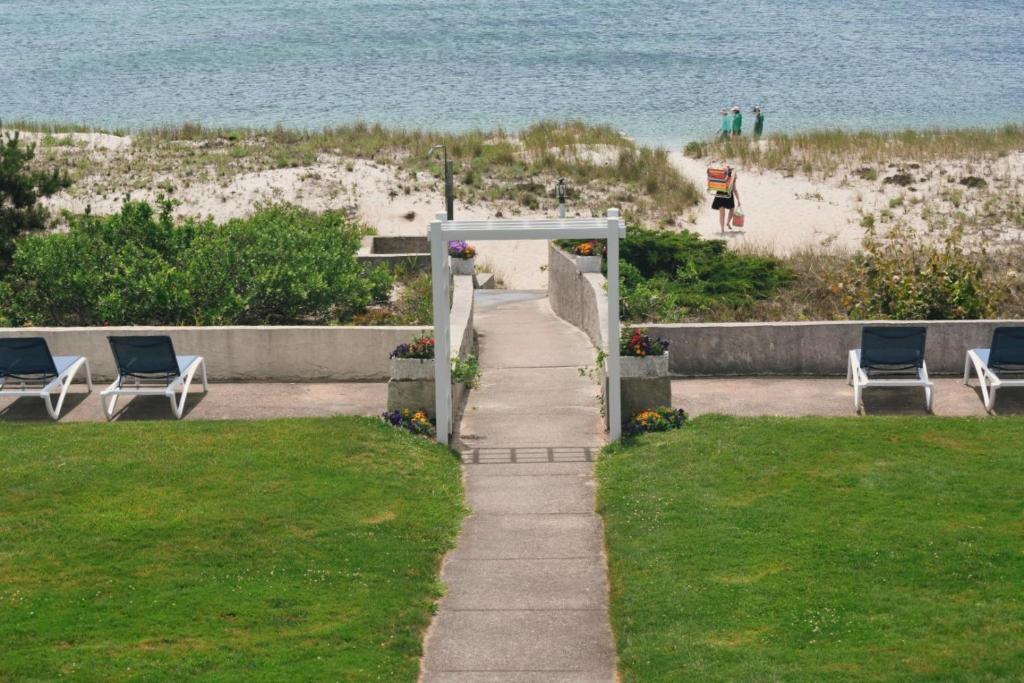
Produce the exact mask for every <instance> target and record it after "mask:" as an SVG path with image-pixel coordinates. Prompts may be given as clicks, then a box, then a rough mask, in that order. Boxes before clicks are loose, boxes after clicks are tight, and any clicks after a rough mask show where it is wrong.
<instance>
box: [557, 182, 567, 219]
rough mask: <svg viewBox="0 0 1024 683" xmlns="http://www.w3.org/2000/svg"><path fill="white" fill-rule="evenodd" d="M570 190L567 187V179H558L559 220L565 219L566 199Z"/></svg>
mask: <svg viewBox="0 0 1024 683" xmlns="http://www.w3.org/2000/svg"><path fill="white" fill-rule="evenodd" d="M567 190H568V188H567V187H566V185H565V178H559V179H558V189H557V190H556V192H557V195H558V216H559V218H565V197H566V192H567Z"/></svg>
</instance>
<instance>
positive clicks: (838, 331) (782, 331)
mask: <svg viewBox="0 0 1024 683" xmlns="http://www.w3.org/2000/svg"><path fill="white" fill-rule="evenodd" d="M1021 324H1024V321H1022V320H942V321H934V320H932V321H898V322H895V321H891V320H881V321H830V322H780V323H677V324H653V323H652V324H649V325H643V327H646V328H647V329H648V330H649V331H650V333H651V334H653V335H654V336H657V337H662V338H664V339H667V340H669V341H670V342H671V347H670V361H669V362H670V366H669V370H670V372H671V373H672V375H674V376H676V377H716V376H717V377H721V376H757V375H780V376H801V375H803V376H830V375H845V374H846V358H847V352H848V351H849V350H850V349H854V348H857V347H859V346H860V335H861V328H863V327H864V326H865V325H896V326H907V325H915V326H924V327H927V328H928V342H927V345H926V346H925V359H926V360H927V362H928V370H929V372H930V373H931V374H935V375H942V374H948V375H958V374H962V373H963V371H964V356H965V354H966V353H967V349H971V348H977V347H987V346H988V345H989V344H990V343H991V341H992V330H993V329H994V328H996V327H999V326H1001V325H1021ZM636 327H639V326H636Z"/></svg>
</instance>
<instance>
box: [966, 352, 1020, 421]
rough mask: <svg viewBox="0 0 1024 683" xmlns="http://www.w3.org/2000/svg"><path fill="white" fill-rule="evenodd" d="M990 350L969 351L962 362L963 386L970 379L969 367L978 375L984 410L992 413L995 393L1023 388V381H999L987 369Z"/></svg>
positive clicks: (997, 377)
mask: <svg viewBox="0 0 1024 683" xmlns="http://www.w3.org/2000/svg"><path fill="white" fill-rule="evenodd" d="M991 353H992V349H991V348H988V349H971V350H969V351H968V352H967V358H966V359H965V360H964V384H968V383H969V381H970V379H971V366H972V365H973V366H974V371H975V373H977V375H978V384H979V385H980V386H981V399H982V401H984V402H985V410H986V411H988V412H990V413H991V412H992V409H993V408H995V405H996V392H997V391H998V390H999V389H1002V388H1003V387H1024V379H1000V378H999V376H998V375H996V373H994V372H992V370H991V369H990V368H989V367H988V359H989V355H990V354H991Z"/></svg>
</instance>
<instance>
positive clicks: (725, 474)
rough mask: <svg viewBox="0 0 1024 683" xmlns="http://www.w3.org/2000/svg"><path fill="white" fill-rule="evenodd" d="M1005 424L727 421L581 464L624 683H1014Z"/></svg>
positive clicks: (1015, 605) (1014, 456) (1022, 652)
mask: <svg viewBox="0 0 1024 683" xmlns="http://www.w3.org/2000/svg"><path fill="white" fill-rule="evenodd" d="M1022 441H1024V422H1022V421H1021V420H1018V419H1012V418H1009V419H1005V418H986V419H935V418H925V419H922V418H882V417H879V418H850V419H846V418H840V419H827V418H802V419H781V418H760V419H757V418H747V419H743V418H730V417H723V416H704V417H701V418H698V419H696V420H694V421H693V422H691V423H690V424H689V425H688V426H686V427H684V428H683V429H681V430H679V431H675V432H669V433H664V434H657V435H649V436H645V437H642V438H639V439H637V440H634V441H632V442H626V443H622V444H616V445H613V446H610V447H609V448H607V449H606V450H605V453H604V454H603V456H602V458H601V459H600V460H599V462H598V477H599V494H598V499H599V510H600V513H601V514H602V515H603V517H604V521H605V527H606V534H607V536H606V539H607V548H608V561H609V571H610V580H611V618H612V624H613V628H614V631H615V637H616V642H617V646H618V652H619V662H620V670H621V673H622V677H623V680H624V681H627V682H631V681H637V682H639V681H642V682H643V683H658V682H662V681H664V682H669V681H673V682H674V681H681V680H701V681H748V680H749V681H753V680H762V681H763V680H785V681H879V680H936V681H937V680H975V681H1004V680H1005V681H1008V680H1017V679H1018V678H1019V676H1020V673H1021V671H1024V626H1022V625H1024V593H1021V591H1020V586H1021V584H1022V582H1024V563H1022V562H1021V561H1020V559H1021V555H1020V536H1021V532H1022V527H1021V515H1020V501H1021V500H1022V498H1024V483H1022V480H1021V477H1020V464H1021V461H1020V444H1021V443H1022Z"/></svg>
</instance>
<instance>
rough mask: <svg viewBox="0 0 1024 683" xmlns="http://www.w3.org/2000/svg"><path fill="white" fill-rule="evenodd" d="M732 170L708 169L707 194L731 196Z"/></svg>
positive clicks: (712, 167)
mask: <svg viewBox="0 0 1024 683" xmlns="http://www.w3.org/2000/svg"><path fill="white" fill-rule="evenodd" d="M732 181H733V176H732V169H730V168H715V167H714V166H711V167H709V168H708V192H710V193H712V194H723V195H726V196H729V195H731V194H732Z"/></svg>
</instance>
